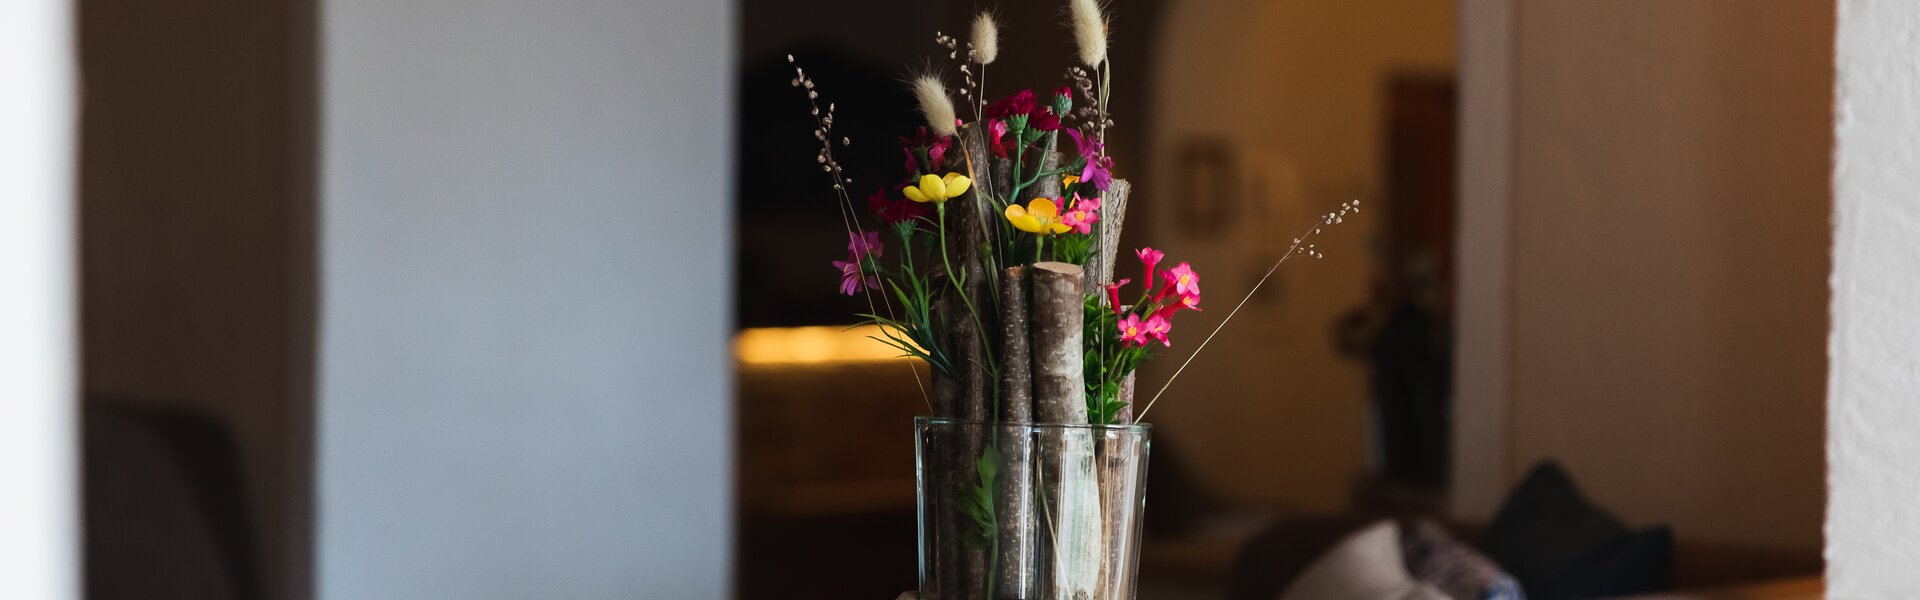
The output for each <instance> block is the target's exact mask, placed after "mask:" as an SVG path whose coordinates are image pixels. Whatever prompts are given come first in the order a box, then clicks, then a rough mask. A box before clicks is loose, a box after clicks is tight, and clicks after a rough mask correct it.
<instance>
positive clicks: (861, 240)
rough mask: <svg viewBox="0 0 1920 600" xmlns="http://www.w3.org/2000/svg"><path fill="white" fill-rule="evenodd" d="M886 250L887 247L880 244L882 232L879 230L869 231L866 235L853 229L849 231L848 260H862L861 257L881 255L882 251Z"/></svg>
mask: <svg viewBox="0 0 1920 600" xmlns="http://www.w3.org/2000/svg"><path fill="white" fill-rule="evenodd" d="M884 250H885V247H884V246H881V245H880V232H878V231H869V232H867V234H866V235H864V236H863V235H860V234H858V233H854V232H851V231H849V232H847V258H848V260H852V261H854V262H860V259H862V258H866V257H868V256H873V257H879V256H880V253H881V252H882V251H884Z"/></svg>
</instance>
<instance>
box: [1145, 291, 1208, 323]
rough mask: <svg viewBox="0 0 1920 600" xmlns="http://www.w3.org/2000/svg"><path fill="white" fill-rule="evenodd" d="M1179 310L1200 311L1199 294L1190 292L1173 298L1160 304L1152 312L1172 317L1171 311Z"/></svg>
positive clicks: (1156, 314)
mask: <svg viewBox="0 0 1920 600" xmlns="http://www.w3.org/2000/svg"><path fill="white" fill-rule="evenodd" d="M1181 310H1191V311H1194V312H1200V295H1199V294H1192V295H1186V296H1180V297H1178V298H1175V299H1174V300H1173V302H1169V303H1167V304H1166V305H1164V306H1161V307H1160V310H1156V311H1153V314H1154V315H1155V316H1160V317H1166V318H1168V319H1172V318H1173V313H1177V312H1180V311H1181Z"/></svg>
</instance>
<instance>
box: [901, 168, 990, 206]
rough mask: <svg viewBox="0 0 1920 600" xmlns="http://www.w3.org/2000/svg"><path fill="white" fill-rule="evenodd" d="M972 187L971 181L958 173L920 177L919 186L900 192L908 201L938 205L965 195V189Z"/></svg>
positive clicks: (912, 186)
mask: <svg viewBox="0 0 1920 600" xmlns="http://www.w3.org/2000/svg"><path fill="white" fill-rule="evenodd" d="M972 185H973V180H972V179H967V176H965V175H961V174H959V173H948V174H947V176H946V177H941V176H938V175H921V176H920V185H910V186H907V187H906V189H902V190H900V191H901V192H902V193H905V194H906V195H907V199H908V200H912V201H914V202H932V203H934V204H939V203H941V202H946V201H947V200H949V199H952V198H958V197H959V196H960V195H961V194H965V193H967V188H968V187H969V186H972Z"/></svg>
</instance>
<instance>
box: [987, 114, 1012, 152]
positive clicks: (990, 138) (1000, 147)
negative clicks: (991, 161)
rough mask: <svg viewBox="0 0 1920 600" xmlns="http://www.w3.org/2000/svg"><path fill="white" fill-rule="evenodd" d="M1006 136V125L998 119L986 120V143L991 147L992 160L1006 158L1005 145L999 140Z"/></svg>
mask: <svg viewBox="0 0 1920 600" xmlns="http://www.w3.org/2000/svg"><path fill="white" fill-rule="evenodd" d="M1006 135H1007V123H1006V122H1005V121H1001V120H999V119H987V142H988V144H987V145H988V146H991V147H992V150H993V157H994V158H1006V157H1007V145H1008V144H1005V143H1003V142H1001V141H1000V138H1002V137H1006Z"/></svg>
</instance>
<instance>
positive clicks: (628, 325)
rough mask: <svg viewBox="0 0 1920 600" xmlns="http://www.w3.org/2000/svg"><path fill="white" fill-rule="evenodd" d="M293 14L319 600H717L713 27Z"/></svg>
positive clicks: (721, 275)
mask: <svg viewBox="0 0 1920 600" xmlns="http://www.w3.org/2000/svg"><path fill="white" fill-rule="evenodd" d="M319 8H320V13H321V14H322V15H323V16H322V19H321V22H320V26H321V36H320V38H321V44H320V46H321V48H322V51H321V55H320V59H321V64H322V78H321V86H322V87H321V94H320V96H321V101H320V113H321V118H322V125H321V133H322V149H321V161H322V165H321V173H320V181H321V191H320V213H321V224H320V230H321V235H320V250H319V254H320V260H321V281H320V285H321V306H322V309H321V311H322V315H321V322H322V324H321V330H320V338H321V339H320V367H319V371H318V380H319V381H318V386H319V392H318V400H317V407H316V411H317V413H318V417H317V420H318V429H319V431H318V450H317V453H318V458H317V465H316V470H317V473H318V479H319V481H318V492H317V502H318V523H317V537H318V544H319V549H318V552H317V554H318V557H317V560H318V571H317V575H316V578H317V585H318V596H319V597H320V598H323V599H325V600H372V599H384V598H398V599H413V598H463V599H486V598H500V599H516V600H517V599H524V598H685V599H704V598H722V597H725V596H726V594H727V590H728V578H729V576H730V572H729V567H728V563H729V559H730V552H729V543H730V538H731V536H732V534H731V526H730V522H729V520H730V513H731V506H730V505H731V502H730V500H731V498H730V490H729V486H730V484H729V480H730V478H731V456H730V450H729V448H730V447H731V444H730V442H729V441H728V433H729V431H730V429H731V427H732V424H731V414H730V412H731V410H730V405H731V401H730V399H729V390H728V384H727V379H728V378H727V375H726V370H725V369H726V364H727V363H726V358H727V356H726V349H725V345H724V340H725V338H726V334H727V330H728V326H727V315H728V313H729V309H728V306H729V304H730V303H729V301H728V299H729V298H730V295H729V293H730V292H729V289H728V288H729V286H728V280H729V278H730V275H729V269H730V265H731V261H730V259H729V248H730V247H731V240H730V239H729V236H728V231H729V218H728V208H727V207H728V206H729V204H730V202H729V200H728V199H729V198H730V197H731V196H730V194H731V193H732V182H731V179H732V178H731V168H730V165H731V159H730V149H729V145H730V140H731V131H730V125H729V121H730V120H731V117H730V113H731V108H732V102H731V88H732V84H731V67H732V62H731V58H732V57H731V54H732V52H733V50H732V49H733V33H732V32H733V24H732V14H731V12H730V9H729V4H728V3H725V2H708V1H703V0H650V1H647V2H632V1H627V0H485V1H467V0H322V1H321V2H320V3H319ZM800 135H805V133H804V132H802V133H800Z"/></svg>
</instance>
